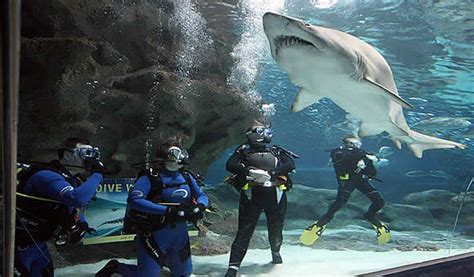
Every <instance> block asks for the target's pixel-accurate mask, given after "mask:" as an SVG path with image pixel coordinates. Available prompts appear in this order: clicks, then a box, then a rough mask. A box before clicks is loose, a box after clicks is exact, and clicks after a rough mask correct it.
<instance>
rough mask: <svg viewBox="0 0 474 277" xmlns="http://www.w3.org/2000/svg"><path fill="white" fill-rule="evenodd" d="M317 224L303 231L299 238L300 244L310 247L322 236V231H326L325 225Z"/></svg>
mask: <svg viewBox="0 0 474 277" xmlns="http://www.w3.org/2000/svg"><path fill="white" fill-rule="evenodd" d="M317 224H318V222H317V221H316V222H314V223H313V224H311V225H310V226H308V228H306V230H304V232H303V234H301V236H300V242H301V243H302V244H304V245H311V244H313V243H315V242H316V240H318V239H319V237H320V236H321V235H322V233H323V231H324V229H326V225H324V226H318V225H317Z"/></svg>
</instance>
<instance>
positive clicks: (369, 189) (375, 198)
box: [357, 180, 391, 244]
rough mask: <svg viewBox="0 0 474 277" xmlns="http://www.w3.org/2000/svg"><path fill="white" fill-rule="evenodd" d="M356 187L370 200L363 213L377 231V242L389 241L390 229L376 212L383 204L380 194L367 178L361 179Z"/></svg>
mask: <svg viewBox="0 0 474 277" xmlns="http://www.w3.org/2000/svg"><path fill="white" fill-rule="evenodd" d="M357 188H358V189H359V190H360V191H362V192H363V193H364V194H365V195H366V196H367V197H368V198H369V199H370V201H371V202H372V204H371V205H370V207H369V209H368V210H367V212H366V213H365V217H366V218H367V220H368V221H369V222H370V223H372V225H373V226H374V229H375V231H376V232H377V241H378V243H379V244H385V243H387V242H389V241H390V240H391V234H390V229H388V227H387V225H385V224H383V223H382V222H381V221H380V219H379V218H378V216H377V212H378V211H380V210H381V209H382V208H383V206H384V205H385V201H384V200H383V197H382V195H381V194H380V192H378V191H377V190H376V189H375V188H374V187H373V186H372V185H371V184H370V183H369V182H368V181H367V180H362V181H361V182H360V183H359V185H358V187H357Z"/></svg>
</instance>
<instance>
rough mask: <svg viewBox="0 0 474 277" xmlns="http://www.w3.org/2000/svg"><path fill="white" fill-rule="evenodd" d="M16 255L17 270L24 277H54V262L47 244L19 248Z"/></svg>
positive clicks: (40, 243) (41, 243)
mask: <svg viewBox="0 0 474 277" xmlns="http://www.w3.org/2000/svg"><path fill="white" fill-rule="evenodd" d="M15 254H16V258H17V259H18V261H16V263H17V267H18V268H17V270H19V271H20V272H21V273H22V276H42V277H50V276H54V268H53V260H52V259H51V254H50V253H49V250H48V245H47V244H46V242H39V243H37V244H36V245H34V244H30V245H28V246H25V247H18V248H17V251H16V253H15ZM23 271H24V272H23Z"/></svg>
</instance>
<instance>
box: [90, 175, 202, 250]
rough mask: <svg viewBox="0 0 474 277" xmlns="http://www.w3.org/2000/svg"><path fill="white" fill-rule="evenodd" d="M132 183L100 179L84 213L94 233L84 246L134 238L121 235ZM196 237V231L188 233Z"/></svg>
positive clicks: (132, 179)
mask: <svg viewBox="0 0 474 277" xmlns="http://www.w3.org/2000/svg"><path fill="white" fill-rule="evenodd" d="M134 182H135V178H104V179H102V181H101V183H100V184H99V187H98V188H97V193H96V197H95V200H92V201H91V203H90V204H89V206H88V207H87V209H86V210H85V211H84V216H85V218H86V220H87V222H88V223H89V227H90V228H93V229H95V231H96V232H94V233H93V234H87V235H86V236H85V238H84V240H83V243H84V244H85V245H88V244H101V243H111V242H120V241H131V240H133V239H134V238H135V235H130V234H123V233H122V227H123V218H124V216H125V211H126V208H127V197H128V192H129V191H130V190H131V189H132V187H133V184H134ZM196 235H197V233H196V231H190V232H189V236H196Z"/></svg>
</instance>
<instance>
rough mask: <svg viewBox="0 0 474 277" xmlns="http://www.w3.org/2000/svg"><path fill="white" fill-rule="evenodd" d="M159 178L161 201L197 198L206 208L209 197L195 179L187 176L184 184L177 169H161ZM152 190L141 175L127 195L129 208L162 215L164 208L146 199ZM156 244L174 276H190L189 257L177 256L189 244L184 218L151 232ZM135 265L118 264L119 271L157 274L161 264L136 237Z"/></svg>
mask: <svg viewBox="0 0 474 277" xmlns="http://www.w3.org/2000/svg"><path fill="white" fill-rule="evenodd" d="M159 174H160V178H161V181H162V183H163V189H162V190H161V197H160V199H161V201H163V202H168V203H180V204H190V203H191V201H192V199H193V198H194V199H196V201H197V204H202V205H204V206H206V207H207V205H208V198H207V196H206V194H205V193H204V191H203V190H202V189H201V188H200V187H199V186H198V184H197V183H196V180H195V179H194V178H193V177H192V176H189V177H190V179H191V184H187V183H186V179H185V178H184V177H183V175H182V174H181V173H180V172H179V171H167V170H163V171H160V173H159ZM150 191H151V182H150V179H149V178H148V176H142V177H140V178H139V179H138V180H137V182H136V183H135V186H134V187H133V190H132V192H131V193H130V196H129V205H130V207H131V208H133V209H136V210H138V211H140V212H145V213H149V214H157V215H164V214H165V213H166V210H167V207H166V206H164V205H160V204H156V203H153V202H151V201H149V200H147V199H146V198H147V196H148V194H149V193H150ZM152 235H153V237H154V239H155V241H156V243H157V245H158V247H159V248H160V250H161V251H162V252H163V253H165V256H166V258H167V261H168V262H169V264H167V266H169V268H170V270H171V272H172V273H173V276H185V275H190V274H191V272H192V263H191V256H189V257H187V258H186V259H185V260H184V261H182V260H181V259H180V255H179V253H180V251H181V250H182V249H184V248H185V247H187V246H188V243H189V237H188V228H187V223H186V222H185V221H177V222H176V224H173V226H171V225H166V226H165V227H163V228H161V229H158V230H156V231H154V232H153V233H152ZM136 247H137V260H138V265H127V264H120V265H119V267H118V273H120V274H122V275H123V276H159V274H160V270H161V266H160V265H159V264H158V263H157V262H156V261H155V260H154V259H153V258H152V257H151V256H150V255H148V253H147V251H146V249H144V246H143V244H142V241H141V240H140V237H139V236H137V238H136Z"/></svg>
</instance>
